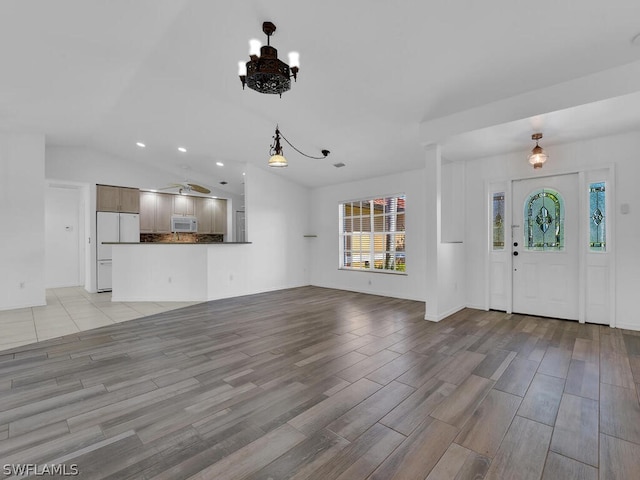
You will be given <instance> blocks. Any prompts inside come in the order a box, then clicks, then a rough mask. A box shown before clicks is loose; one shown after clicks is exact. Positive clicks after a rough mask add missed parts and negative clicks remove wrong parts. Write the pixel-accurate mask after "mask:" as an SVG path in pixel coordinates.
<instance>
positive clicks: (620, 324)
mask: <svg viewBox="0 0 640 480" xmlns="http://www.w3.org/2000/svg"><path fill="white" fill-rule="evenodd" d="M605 326H606V325H605ZM615 328H624V329H625V330H633V331H636V332H638V331H640V325H638V324H636V323H624V322H616V327H615Z"/></svg>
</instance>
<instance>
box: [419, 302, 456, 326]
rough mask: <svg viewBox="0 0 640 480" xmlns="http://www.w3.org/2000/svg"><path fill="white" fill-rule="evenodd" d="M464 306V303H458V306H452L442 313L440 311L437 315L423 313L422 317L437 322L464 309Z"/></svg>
mask: <svg viewBox="0 0 640 480" xmlns="http://www.w3.org/2000/svg"><path fill="white" fill-rule="evenodd" d="M465 308H467V307H466V305H459V306H457V307H453V308H452V309H450V310H448V311H446V312H444V313H441V314H440V315H437V316H433V315H429V314H426V313H425V315H424V319H425V320H429V321H430V322H439V321H441V320H444V319H445V318H447V317H448V316H450V315H453V314H454V313H457V312H459V311H460V310H464V309H465Z"/></svg>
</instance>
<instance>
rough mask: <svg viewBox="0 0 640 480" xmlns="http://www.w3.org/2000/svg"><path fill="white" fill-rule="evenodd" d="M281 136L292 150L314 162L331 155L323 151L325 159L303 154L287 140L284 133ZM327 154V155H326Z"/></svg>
mask: <svg viewBox="0 0 640 480" xmlns="http://www.w3.org/2000/svg"><path fill="white" fill-rule="evenodd" d="M280 136H281V137H282V139H283V140H284V141H285V142H287V143H288V144H289V146H290V147H291V148H293V149H294V150H295V151H296V152H298V153H299V154H300V155H303V156H305V157H307V158H312V159H314V160H322V159H323V158H327V155H328V154H329V151H328V150H322V154H323V155H324V156H323V157H312V156H311V155H307V154H306V153H303V152H301V151H300V150H298V149H297V148H296V147H294V146H293V145H292V144H291V142H290V141H289V140H287V138H286V137H285V136H284V135H283V134H282V132H280ZM325 152H326V153H325Z"/></svg>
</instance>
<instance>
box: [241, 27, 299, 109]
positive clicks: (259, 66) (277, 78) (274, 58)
mask: <svg viewBox="0 0 640 480" xmlns="http://www.w3.org/2000/svg"><path fill="white" fill-rule="evenodd" d="M262 31H263V32H264V33H265V34H266V35H267V44H266V45H261V44H260V41H258V40H251V41H250V42H249V45H250V50H249V58H250V59H251V60H249V61H248V62H247V63H244V62H238V75H239V76H240V81H241V82H242V89H243V90H244V86H245V84H246V85H248V86H249V88H250V89H251V90H255V91H256V92H260V93H277V94H278V95H280V96H281V97H282V94H283V93H284V92H286V91H287V90H289V89H290V88H291V77H293V80H294V81H295V80H296V79H297V75H298V72H299V71H300V56H299V55H298V53H297V52H291V53H289V63H290V64H291V67H289V65H287V64H286V63H284V62H283V61H282V60H279V59H278V50H276V49H275V48H273V47H272V46H271V44H270V39H271V35H273V32H275V31H276V26H275V25H274V24H273V23H271V22H264V23H263V24H262Z"/></svg>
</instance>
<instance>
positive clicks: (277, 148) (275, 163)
mask: <svg viewBox="0 0 640 480" xmlns="http://www.w3.org/2000/svg"><path fill="white" fill-rule="evenodd" d="M281 137H282V139H283V140H284V141H285V142H287V143H288V144H289V146H290V147H291V148H293V149H294V150H295V151H296V152H298V153H299V154H300V155H303V156H305V157H307V158H313V159H314V160H322V159H323V158H326V157H327V155H329V153H331V152H329V150H321V151H320V152H321V153H322V157H312V156H311V155H307V154H306V153H303V152H301V151H300V150H298V149H297V148H296V147H294V146H293V145H292V144H291V142H290V141H289V140H287V139H286V138H285V136H284V135H282V132H280V129H279V128H278V126H277V125H276V134H275V136H274V137H273V143H272V144H271V146H270V147H269V155H270V158H269V166H270V167H286V166H288V165H289V162H287V159H286V158H285V157H284V154H283V153H282V146H281V145H280V138H281Z"/></svg>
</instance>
